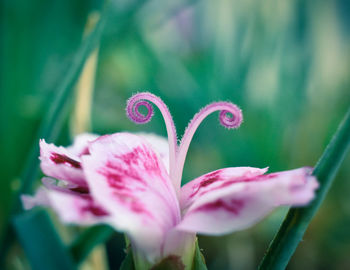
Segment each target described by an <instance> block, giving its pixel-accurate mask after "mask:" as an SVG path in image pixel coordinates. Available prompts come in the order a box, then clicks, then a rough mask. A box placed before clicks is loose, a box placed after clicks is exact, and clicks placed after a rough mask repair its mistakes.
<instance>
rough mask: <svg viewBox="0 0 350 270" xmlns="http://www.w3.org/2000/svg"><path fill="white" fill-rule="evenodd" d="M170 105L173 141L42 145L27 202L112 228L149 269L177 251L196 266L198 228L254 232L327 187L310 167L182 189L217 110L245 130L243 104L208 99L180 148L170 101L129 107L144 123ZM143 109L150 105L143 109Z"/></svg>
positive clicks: (233, 174) (216, 178) (226, 174)
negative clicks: (193, 145)
mask: <svg viewBox="0 0 350 270" xmlns="http://www.w3.org/2000/svg"><path fill="white" fill-rule="evenodd" d="M150 102H152V103H153V104H155V105H156V106H157V107H158V108H159V110H160V111H161V113H162V115H163V118H164V120H165V124H166V129H167V133H168V142H166V141H165V140H164V139H163V138H161V137H158V136H156V135H147V134H131V133H126V132H121V133H115V134H112V135H104V136H100V137H98V136H96V135H90V134H83V135H80V136H78V137H76V139H75V142H74V144H73V146H71V147H67V148H64V147H56V146H54V145H53V144H47V143H46V142H45V141H44V140H41V141H40V160H41V169H42V171H43V172H44V174H46V175H47V176H48V177H45V178H43V180H42V182H43V184H44V186H45V188H44V187H41V188H39V190H38V191H37V193H36V195H35V196H34V197H30V196H26V195H24V196H23V197H22V199H23V202H24V206H25V208H27V209H29V208H31V207H33V206H35V205H46V206H49V207H52V208H53V209H54V210H55V211H56V212H57V214H58V215H59V217H60V218H61V220H62V221H63V222H66V223H75V224H79V225H91V224H98V223H105V224H109V225H110V226H112V227H114V228H115V229H116V230H118V231H122V232H125V233H126V235H127V236H128V238H129V239H130V242H131V247H132V250H133V257H134V262H135V267H136V269H149V268H151V267H152V266H153V265H155V264H157V263H158V262H160V261H161V260H162V259H164V258H167V257H168V256H171V258H177V259H178V260H181V263H182V264H183V265H184V266H185V267H186V269H190V268H191V265H192V260H193V254H194V243H195V239H196V233H201V234H207V235H222V234H226V233H230V232H233V231H237V230H242V229H245V228H248V227H250V226H252V225H253V224H255V223H256V222H258V221H259V220H260V219H261V218H263V217H264V216H265V215H267V214H268V213H269V212H270V211H272V210H273V209H274V208H275V207H277V206H280V205H293V206H302V205H305V204H307V203H309V202H310V200H312V199H313V197H314V192H315V189H316V188H317V187H318V183H317V181H316V179H315V178H314V177H313V176H311V175H310V173H311V169H310V168H299V169H295V170H291V171H284V172H277V173H271V174H265V173H266V171H267V168H263V169H259V168H253V167H235V168H224V169H219V170H216V171H213V172H210V173H207V174H205V175H202V176H200V177H198V178H196V179H194V180H192V181H190V182H189V183H187V184H186V185H184V186H182V187H181V179H182V171H183V166H184V162H185V158H186V154H187V150H188V147H189V145H190V142H191V139H192V137H193V135H194V133H195V131H196V129H197V127H198V126H199V124H200V123H201V122H202V121H203V119H204V118H206V117H207V116H208V115H209V114H211V113H212V112H215V111H220V115H219V120H220V122H221V124H222V125H223V126H225V127H227V128H238V127H239V126H240V124H241V122H242V113H241V110H240V109H239V108H238V107H237V106H236V105H234V104H232V103H228V102H216V103H212V104H209V105H208V106H206V107H205V108H203V109H202V110H201V111H200V112H199V113H197V114H196V115H195V116H194V118H193V119H192V121H191V122H190V124H189V125H188V127H187V129H186V131H185V134H184V135H183V137H182V140H181V143H180V144H179V145H178V143H177V136H176V130H175V126H174V123H173V120H172V117H171V115H170V113H169V111H168V108H167V107H166V105H165V104H164V103H163V102H162V101H161V100H160V99H159V98H158V97H156V96H154V95H153V94H150V93H139V94H136V95H134V96H133V97H131V98H130V99H129V101H128V104H127V108H126V111H127V115H128V117H129V118H130V119H131V120H133V121H134V122H136V123H146V122H148V121H149V120H150V119H151V117H152V116H153V107H152V106H151V104H150ZM140 106H144V107H146V109H147V114H146V115H144V114H141V113H140V111H139V108H140Z"/></svg>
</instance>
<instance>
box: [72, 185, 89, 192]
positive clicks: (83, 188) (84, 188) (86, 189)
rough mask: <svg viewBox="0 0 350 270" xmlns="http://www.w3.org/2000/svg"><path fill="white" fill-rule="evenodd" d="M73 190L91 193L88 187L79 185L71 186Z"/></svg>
mask: <svg viewBox="0 0 350 270" xmlns="http://www.w3.org/2000/svg"><path fill="white" fill-rule="evenodd" d="M70 190H71V191H74V192H77V193H80V194H89V193H90V190H89V188H88V187H83V186H78V187H74V188H70Z"/></svg>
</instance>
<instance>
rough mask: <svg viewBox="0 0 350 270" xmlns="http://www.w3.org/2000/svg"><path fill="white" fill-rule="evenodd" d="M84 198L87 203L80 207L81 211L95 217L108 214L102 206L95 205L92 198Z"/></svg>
mask: <svg viewBox="0 0 350 270" xmlns="http://www.w3.org/2000/svg"><path fill="white" fill-rule="evenodd" d="M86 200H87V205H86V206H85V207H83V208H81V211H82V212H83V213H86V212H88V213H91V214H93V215H94V216H97V217H103V216H107V215H108V213H107V212H106V211H105V210H104V209H103V208H102V207H100V206H97V205H96V204H95V202H94V201H93V199H92V198H91V197H87V198H86Z"/></svg>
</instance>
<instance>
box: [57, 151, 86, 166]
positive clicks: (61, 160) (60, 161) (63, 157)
mask: <svg viewBox="0 0 350 270" xmlns="http://www.w3.org/2000/svg"><path fill="white" fill-rule="evenodd" d="M50 159H51V160H52V161H53V162H54V163H56V164H66V165H69V166H71V167H73V168H76V169H81V164H80V162H79V161H76V160H74V159H72V158H70V157H67V156H66V155H62V154H58V153H51V155H50Z"/></svg>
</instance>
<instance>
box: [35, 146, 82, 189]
mask: <svg viewBox="0 0 350 270" xmlns="http://www.w3.org/2000/svg"><path fill="white" fill-rule="evenodd" d="M40 161H41V163H40V167H41V170H42V171H43V173H44V174H45V175H47V176H50V177H53V178H56V179H59V180H65V181H68V182H71V183H74V184H76V185H79V186H86V185H87V184H86V181H85V176H84V172H83V170H82V168H81V162H80V157H78V156H77V155H75V154H73V153H71V152H70V151H68V150H67V149H66V148H64V147H57V146H55V145H54V144H47V143H46V142H45V140H40Z"/></svg>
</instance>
